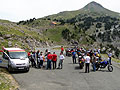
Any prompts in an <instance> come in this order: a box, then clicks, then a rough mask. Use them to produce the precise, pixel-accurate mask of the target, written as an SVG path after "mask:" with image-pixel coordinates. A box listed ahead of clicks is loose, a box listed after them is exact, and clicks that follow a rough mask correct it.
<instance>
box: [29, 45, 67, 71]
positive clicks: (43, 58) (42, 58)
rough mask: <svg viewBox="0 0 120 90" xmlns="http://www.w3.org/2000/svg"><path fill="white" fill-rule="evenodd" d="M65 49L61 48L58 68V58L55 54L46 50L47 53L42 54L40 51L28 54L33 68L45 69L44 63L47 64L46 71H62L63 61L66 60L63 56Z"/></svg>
mask: <svg viewBox="0 0 120 90" xmlns="http://www.w3.org/2000/svg"><path fill="white" fill-rule="evenodd" d="M63 51H64V49H63V48H62V47H61V52H60V56H59V63H58V67H57V61H58V58H57V57H58V56H57V54H56V53H55V52H53V53H51V52H50V51H49V50H48V49H46V50H45V53H43V52H40V50H38V51H37V52H35V51H30V52H28V58H29V61H30V63H31V66H32V67H35V68H43V67H45V65H43V64H44V62H47V65H46V69H52V68H53V69H56V68H57V69H62V68H63V60H64V59H65V57H64V55H63ZM52 66H53V67H52Z"/></svg>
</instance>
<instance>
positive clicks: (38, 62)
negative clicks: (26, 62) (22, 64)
mask: <svg viewBox="0 0 120 90" xmlns="http://www.w3.org/2000/svg"><path fill="white" fill-rule="evenodd" d="M36 58H37V67H38V68H39V64H40V50H38V51H37V52H36Z"/></svg>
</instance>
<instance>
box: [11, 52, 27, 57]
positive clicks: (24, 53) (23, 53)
mask: <svg viewBox="0 0 120 90" xmlns="http://www.w3.org/2000/svg"><path fill="white" fill-rule="evenodd" d="M9 56H10V58H11V59H21V58H27V53H26V52H9Z"/></svg>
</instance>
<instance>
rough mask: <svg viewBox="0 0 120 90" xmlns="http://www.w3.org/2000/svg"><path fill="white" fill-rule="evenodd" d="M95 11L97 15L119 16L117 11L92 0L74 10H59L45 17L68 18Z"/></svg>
mask: <svg viewBox="0 0 120 90" xmlns="http://www.w3.org/2000/svg"><path fill="white" fill-rule="evenodd" d="M95 12H96V13H98V15H104V16H106V15H107V16H113V17H120V16H119V13H117V12H113V11H110V10H108V9H106V8H104V7H103V6H102V5H100V4H98V3H96V2H94V1H93V2H90V3H89V4H87V5H86V6H85V7H83V8H82V9H79V10H75V11H64V12H60V13H58V14H55V15H50V16H47V17H45V18H49V19H52V20H54V19H70V18H73V17H75V16H76V15H79V14H91V13H95Z"/></svg>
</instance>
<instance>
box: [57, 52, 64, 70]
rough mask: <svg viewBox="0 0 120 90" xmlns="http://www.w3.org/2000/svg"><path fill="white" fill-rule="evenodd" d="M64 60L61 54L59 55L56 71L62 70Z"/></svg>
mask: <svg viewBox="0 0 120 90" xmlns="http://www.w3.org/2000/svg"><path fill="white" fill-rule="evenodd" d="M64 59H65V57H64V55H63V53H62V52H61V53H60V60H59V64H58V69H62V68H63V60H64Z"/></svg>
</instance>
